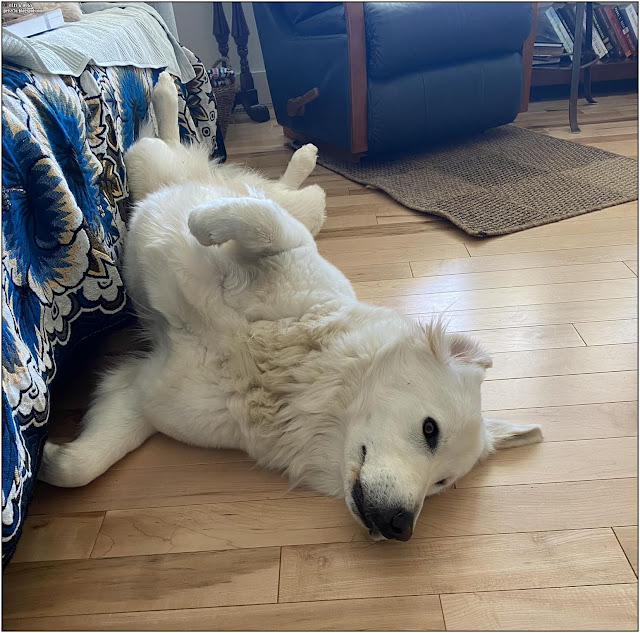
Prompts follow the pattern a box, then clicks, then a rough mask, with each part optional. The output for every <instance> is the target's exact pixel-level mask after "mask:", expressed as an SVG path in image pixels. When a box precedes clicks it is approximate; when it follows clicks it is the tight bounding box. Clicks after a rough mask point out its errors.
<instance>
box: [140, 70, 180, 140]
mask: <svg viewBox="0 0 640 633" xmlns="http://www.w3.org/2000/svg"><path fill="white" fill-rule="evenodd" d="M151 104H152V105H153V108H150V109H149V112H148V113H147V116H146V118H145V120H144V121H143V122H142V124H141V125H140V130H139V132H138V138H139V139H141V138H159V139H161V140H163V141H164V142H165V143H179V142H180V130H179V127H178V91H177V88H176V85H175V83H174V81H173V79H172V78H171V75H170V74H169V73H168V72H167V71H166V70H165V71H164V72H163V73H161V74H160V77H158V82H157V83H156V85H155V87H154V89H153V92H152V93H151Z"/></svg>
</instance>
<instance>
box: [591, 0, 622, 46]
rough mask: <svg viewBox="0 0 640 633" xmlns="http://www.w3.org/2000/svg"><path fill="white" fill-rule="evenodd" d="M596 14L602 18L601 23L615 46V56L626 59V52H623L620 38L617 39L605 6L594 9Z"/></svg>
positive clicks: (597, 6)
mask: <svg viewBox="0 0 640 633" xmlns="http://www.w3.org/2000/svg"><path fill="white" fill-rule="evenodd" d="M593 10H594V12H595V13H596V14H597V15H598V17H599V18H600V23H601V24H602V26H603V28H604V30H605V31H606V33H607V34H608V35H609V41H610V42H611V46H613V50H614V51H615V54H614V55H613V56H614V57H616V58H620V57H624V51H623V50H622V46H621V45H620V42H618V38H617V37H616V33H615V30H614V28H613V26H612V25H611V21H610V20H609V15H608V14H607V12H606V11H605V8H604V6H601V5H596V6H595V7H594V8H593Z"/></svg>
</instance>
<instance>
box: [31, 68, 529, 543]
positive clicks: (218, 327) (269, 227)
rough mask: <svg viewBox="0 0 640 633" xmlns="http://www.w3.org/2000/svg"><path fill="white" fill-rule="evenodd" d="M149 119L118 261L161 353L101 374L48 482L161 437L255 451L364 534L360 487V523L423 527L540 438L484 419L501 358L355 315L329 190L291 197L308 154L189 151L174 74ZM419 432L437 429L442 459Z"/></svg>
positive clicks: (383, 319) (48, 463) (398, 319)
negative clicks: (475, 473) (279, 166)
mask: <svg viewBox="0 0 640 633" xmlns="http://www.w3.org/2000/svg"><path fill="white" fill-rule="evenodd" d="M153 104H154V109H155V115H156V119H157V122H158V131H159V135H160V137H161V138H144V139H142V140H140V141H138V142H137V143H136V144H135V145H134V146H132V147H131V149H130V150H129V152H128V154H127V156H126V163H127V173H128V179H129V186H130V189H131V192H132V195H133V197H134V200H136V201H137V206H136V209H135V212H134V215H133V218H132V220H131V226H130V231H129V235H128V242H127V248H126V257H125V279H126V283H127V288H128V291H129V293H130V295H131V297H132V298H133V300H134V301H135V303H136V305H137V306H139V314H140V318H141V320H142V321H143V324H144V326H145V329H146V331H147V332H148V334H149V336H150V338H151V340H152V342H153V350H152V351H151V352H149V353H147V354H144V355H141V356H137V357H131V358H130V359H129V360H126V361H123V362H122V363H121V365H120V366H119V367H118V368H117V369H116V370H115V371H113V372H112V373H109V374H107V375H105V376H104V378H103V379H102V382H101V384H100V387H99V389H98V392H97V394H96V397H95V401H94V403H93V405H92V406H91V408H90V409H89V411H88V413H87V415H86V417H85V419H84V424H83V430H82V433H81V434H80V436H79V437H78V439H76V440H75V441H73V442H71V443H69V444H65V445H62V446H56V445H54V444H51V443H47V445H46V447H45V452H44V460H43V464H42V468H41V471H40V478H41V479H43V480H44V481H47V482H49V483H52V484H55V485H58V486H82V485H84V484H87V483H88V482H90V481H92V480H93V479H95V478H96V477H98V476H99V475H101V474H102V473H104V472H105V471H106V470H107V469H108V468H109V467H110V466H111V465H112V464H114V463H115V462H116V461H117V460H119V459H120V458H122V457H123V456H124V455H125V454H126V453H128V452H129V451H132V450H134V449H135V448H137V447H138V446H139V445H140V444H141V443H142V442H144V441H145V440H146V439H147V438H148V437H149V436H150V435H152V434H153V433H155V432H157V431H159V432H161V433H165V434H166V435H169V436H171V437H174V438H177V439H178V440H182V441H184V442H188V443H190V444H195V445H198V446H203V447H212V448H213V447H219V448H233V449H241V450H243V451H246V452H247V453H248V454H249V455H251V456H252V457H253V458H254V459H255V460H256V461H257V462H258V463H259V464H261V465H263V466H265V467H268V468H275V469H278V470H281V471H284V472H286V474H287V475H288V477H289V478H290V479H291V481H292V482H293V483H294V484H305V485H308V486H311V487H312V488H314V489H316V490H318V491H320V492H322V493H325V494H327V495H332V496H336V497H345V498H346V502H347V505H348V506H349V508H350V509H351V511H352V513H353V514H354V516H355V517H356V518H357V519H358V520H360V519H359V516H358V512H357V511H356V507H355V504H354V499H353V498H352V489H353V485H354V483H355V482H356V481H359V482H360V483H361V485H362V490H363V493H364V507H365V510H366V512H367V513H371V515H373V514H375V513H376V512H378V511H379V510H384V509H385V508H405V509H407V510H408V511H410V512H411V513H413V514H414V515H415V517H417V516H418V513H419V511H420V509H421V507H422V502H423V500H424V498H425V496H426V495H430V494H433V493H436V492H439V491H440V490H441V489H443V488H445V487H448V486H450V485H451V484H452V483H454V482H455V481H456V480H457V479H458V478H459V477H461V476H462V475H464V474H465V473H466V472H467V471H469V469H471V468H472V466H473V465H474V464H475V463H476V462H477V461H478V460H479V459H481V458H482V457H483V456H485V455H487V454H489V453H490V452H491V451H493V450H494V449H495V448H497V447H500V448H502V447H507V446H516V445H521V444H527V443H531V442H535V441H540V439H541V433H540V428H539V427H537V426H533V425H531V426H516V425H513V424H509V423H507V422H502V421H497V420H491V421H487V420H483V418H482V415H481V407H480V387H481V383H482V380H483V377H484V370H485V368H486V367H489V366H490V365H491V360H490V359H489V357H488V356H487V354H486V353H485V352H484V351H483V350H482V349H481V348H480V347H479V346H478V345H477V344H476V343H475V342H474V341H472V340H470V339H469V338H467V337H466V336H464V335H462V334H448V333H447V332H446V330H445V328H444V327H443V325H442V323H441V322H440V321H436V322H435V323H433V324H432V325H430V326H428V327H426V328H425V327H421V326H418V325H416V324H415V323H413V322H412V321H411V320H409V319H408V318H406V317H403V316H400V315H398V314H397V313H396V312H394V311H393V310H390V309H387V308H380V307H374V306H371V305H367V304H364V303H361V302H359V301H357V300H356V297H355V295H354V292H353V290H352V288H351V285H350V284H349V282H348V281H347V279H346V278H345V277H344V275H342V273H341V272H340V271H339V270H337V269H336V268H335V267H334V266H332V265H331V264H329V263H328V262H327V261H325V260H324V259H323V258H322V257H321V256H320V255H319V254H318V252H317V249H316V245H315V242H314V239H313V235H314V234H315V233H317V231H318V230H319V229H320V227H321V226H322V222H323V219H324V210H325V197H324V192H323V191H322V189H321V188H320V187H318V186H316V185H313V186H309V187H305V188H303V189H299V187H300V185H302V183H303V181H304V180H305V178H306V177H307V176H308V175H309V174H310V173H311V171H312V170H313V168H314V166H315V159H316V149H315V147H313V146H311V145H306V146H305V147H303V148H301V149H300V150H298V151H297V152H296V153H295V154H294V155H293V158H292V160H291V163H290V164H289V166H288V168H287V170H286V173H285V174H284V176H283V177H282V178H281V179H280V180H278V181H277V182H274V181H270V180H267V179H265V178H263V177H261V176H259V175H257V174H255V173H252V172H248V171H246V170H241V169H239V168H237V167H233V166H220V165H217V164H214V163H210V162H209V161H208V159H207V156H206V148H205V149H202V148H200V147H198V146H192V147H186V146H182V145H180V144H179V142H178V135H177V96H176V91H175V87H174V85H173V82H172V80H171V78H170V77H169V76H168V75H167V74H166V73H164V74H163V75H161V77H160V81H159V83H158V86H157V87H156V89H155V91H154V96H153ZM427 417H431V418H433V419H435V420H436V421H437V422H438V425H439V428H440V440H439V444H438V447H437V449H436V450H434V451H431V450H429V448H428V446H427V444H426V442H425V439H424V436H423V434H422V425H423V421H424V420H425V418H427ZM363 447H365V448H366V457H365V456H364V453H365V451H363ZM441 480H446V484H445V485H444V486H442V485H438V484H437V483H436V482H439V481H441ZM372 534H373V536H374V537H379V531H378V530H376V529H375V528H374V529H373V530H372Z"/></svg>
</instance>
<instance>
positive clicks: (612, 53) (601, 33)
mask: <svg viewBox="0 0 640 633" xmlns="http://www.w3.org/2000/svg"><path fill="white" fill-rule="evenodd" d="M596 8H597V7H594V8H593V28H594V29H595V30H596V31H597V32H598V35H599V36H600V39H601V41H602V44H603V46H604V47H605V48H606V49H607V55H608V56H609V57H615V54H616V49H615V48H614V47H613V44H612V43H611V41H610V40H609V35H608V34H607V32H606V31H605V30H604V28H603V27H602V24H601V23H600V18H599V17H598V14H597V12H596Z"/></svg>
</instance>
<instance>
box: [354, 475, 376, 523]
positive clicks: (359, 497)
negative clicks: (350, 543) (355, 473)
mask: <svg viewBox="0 0 640 633" xmlns="http://www.w3.org/2000/svg"><path fill="white" fill-rule="evenodd" d="M351 497H352V498H353V503H354V504H355V506H356V511H357V514H358V516H359V517H360V520H361V521H362V523H363V524H364V526H365V527H366V528H367V530H369V532H371V531H372V530H373V524H372V523H371V521H370V520H369V518H368V517H367V513H366V511H365V509H364V490H363V489H362V484H361V483H360V480H359V479H356V483H355V484H353V488H352V489H351Z"/></svg>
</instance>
